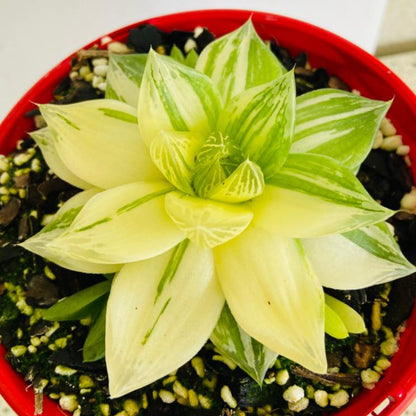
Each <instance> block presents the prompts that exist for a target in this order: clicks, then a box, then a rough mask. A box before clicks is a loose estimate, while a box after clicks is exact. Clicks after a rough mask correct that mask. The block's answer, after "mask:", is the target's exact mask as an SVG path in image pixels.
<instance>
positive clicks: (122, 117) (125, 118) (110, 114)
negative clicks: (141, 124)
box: [98, 107, 137, 124]
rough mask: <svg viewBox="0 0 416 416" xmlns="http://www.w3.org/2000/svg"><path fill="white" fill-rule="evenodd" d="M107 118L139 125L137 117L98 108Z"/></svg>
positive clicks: (111, 109)
mask: <svg viewBox="0 0 416 416" xmlns="http://www.w3.org/2000/svg"><path fill="white" fill-rule="evenodd" d="M98 110H99V111H101V112H102V113H103V114H104V115H105V116H107V117H112V118H116V119H117V120H121V121H126V122H127V123H133V124H137V117H135V116H133V115H131V114H129V113H125V112H124V111H119V110H114V109H113V108H104V107H101V108H98Z"/></svg>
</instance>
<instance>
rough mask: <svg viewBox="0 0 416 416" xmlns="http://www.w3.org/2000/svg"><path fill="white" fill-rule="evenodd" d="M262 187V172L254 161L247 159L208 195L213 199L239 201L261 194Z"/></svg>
mask: <svg viewBox="0 0 416 416" xmlns="http://www.w3.org/2000/svg"><path fill="white" fill-rule="evenodd" d="M263 189H264V176H263V172H262V171H261V169H260V167H259V166H258V165H257V164H256V163H254V162H252V161H250V160H248V159H247V160H245V161H244V162H243V163H241V164H240V165H239V166H238V168H237V169H236V170H235V171H234V172H233V173H232V174H231V175H230V176H229V177H228V178H226V179H225V180H224V181H222V182H221V183H220V184H219V185H217V186H216V187H215V188H214V189H213V190H212V192H211V193H210V195H209V197H210V199H213V200H215V201H222V202H229V203H239V202H245V201H248V200H250V199H253V198H255V197H257V196H259V195H261V194H262V192H263Z"/></svg>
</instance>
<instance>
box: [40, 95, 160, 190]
mask: <svg viewBox="0 0 416 416" xmlns="http://www.w3.org/2000/svg"><path fill="white" fill-rule="evenodd" d="M40 110H41V113H42V115H43V116H44V118H45V121H46V123H47V124H48V126H49V128H50V129H51V131H52V132H53V138H54V145H55V148H56V151H57V153H58V155H59V157H60V158H61V159H62V161H63V163H64V164H65V165H66V167H67V168H68V169H69V170H70V171H71V172H73V174H74V175H76V176H79V177H80V178H81V179H82V180H83V181H85V182H88V183H90V184H92V185H94V186H96V187H98V188H102V189H107V188H112V187H114V186H118V185H123V184H125V183H131V182H137V181H140V180H159V179H161V178H162V175H161V173H160V172H159V171H158V170H157V168H156V167H155V166H154V164H153V162H152V161H151V159H150V156H149V154H148V151H147V149H146V146H145V145H144V143H143V141H142V140H141V138H140V134H139V129H138V126H137V117H136V111H135V109H134V108H133V107H130V106H129V105H127V104H124V103H122V102H120V101H115V100H92V101H83V102H80V103H76V104H68V105H53V104H45V105H41V106H40Z"/></svg>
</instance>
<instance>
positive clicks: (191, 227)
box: [166, 192, 253, 247]
mask: <svg viewBox="0 0 416 416" xmlns="http://www.w3.org/2000/svg"><path fill="white" fill-rule="evenodd" d="M166 211H167V213H168V215H169V216H170V218H172V220H173V221H174V223H175V224H176V225H177V226H178V228H179V229H180V230H181V231H182V232H183V233H184V234H185V235H186V237H187V238H189V239H190V240H191V241H193V242H194V243H195V244H197V245H199V246H201V247H215V246H217V245H219V244H223V243H224V242H226V241H228V240H230V239H232V238H234V237H236V236H237V235H238V234H240V233H241V232H242V231H243V230H244V229H245V228H247V226H248V225H249V224H250V221H251V219H252V218H253V213H252V212H251V210H250V208H248V207H247V206H246V205H243V204H239V205H231V204H225V203H222V202H217V201H211V200H209V199H203V198H197V197H192V196H189V195H185V194H183V193H182V192H171V193H170V194H169V195H166Z"/></svg>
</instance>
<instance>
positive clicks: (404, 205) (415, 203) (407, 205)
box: [400, 188, 416, 211]
mask: <svg viewBox="0 0 416 416" xmlns="http://www.w3.org/2000/svg"><path fill="white" fill-rule="evenodd" d="M400 208H401V209H404V210H406V211H414V210H416V188H413V189H412V190H411V191H410V192H408V193H407V194H404V195H403V197H402V199H401V200H400Z"/></svg>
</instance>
